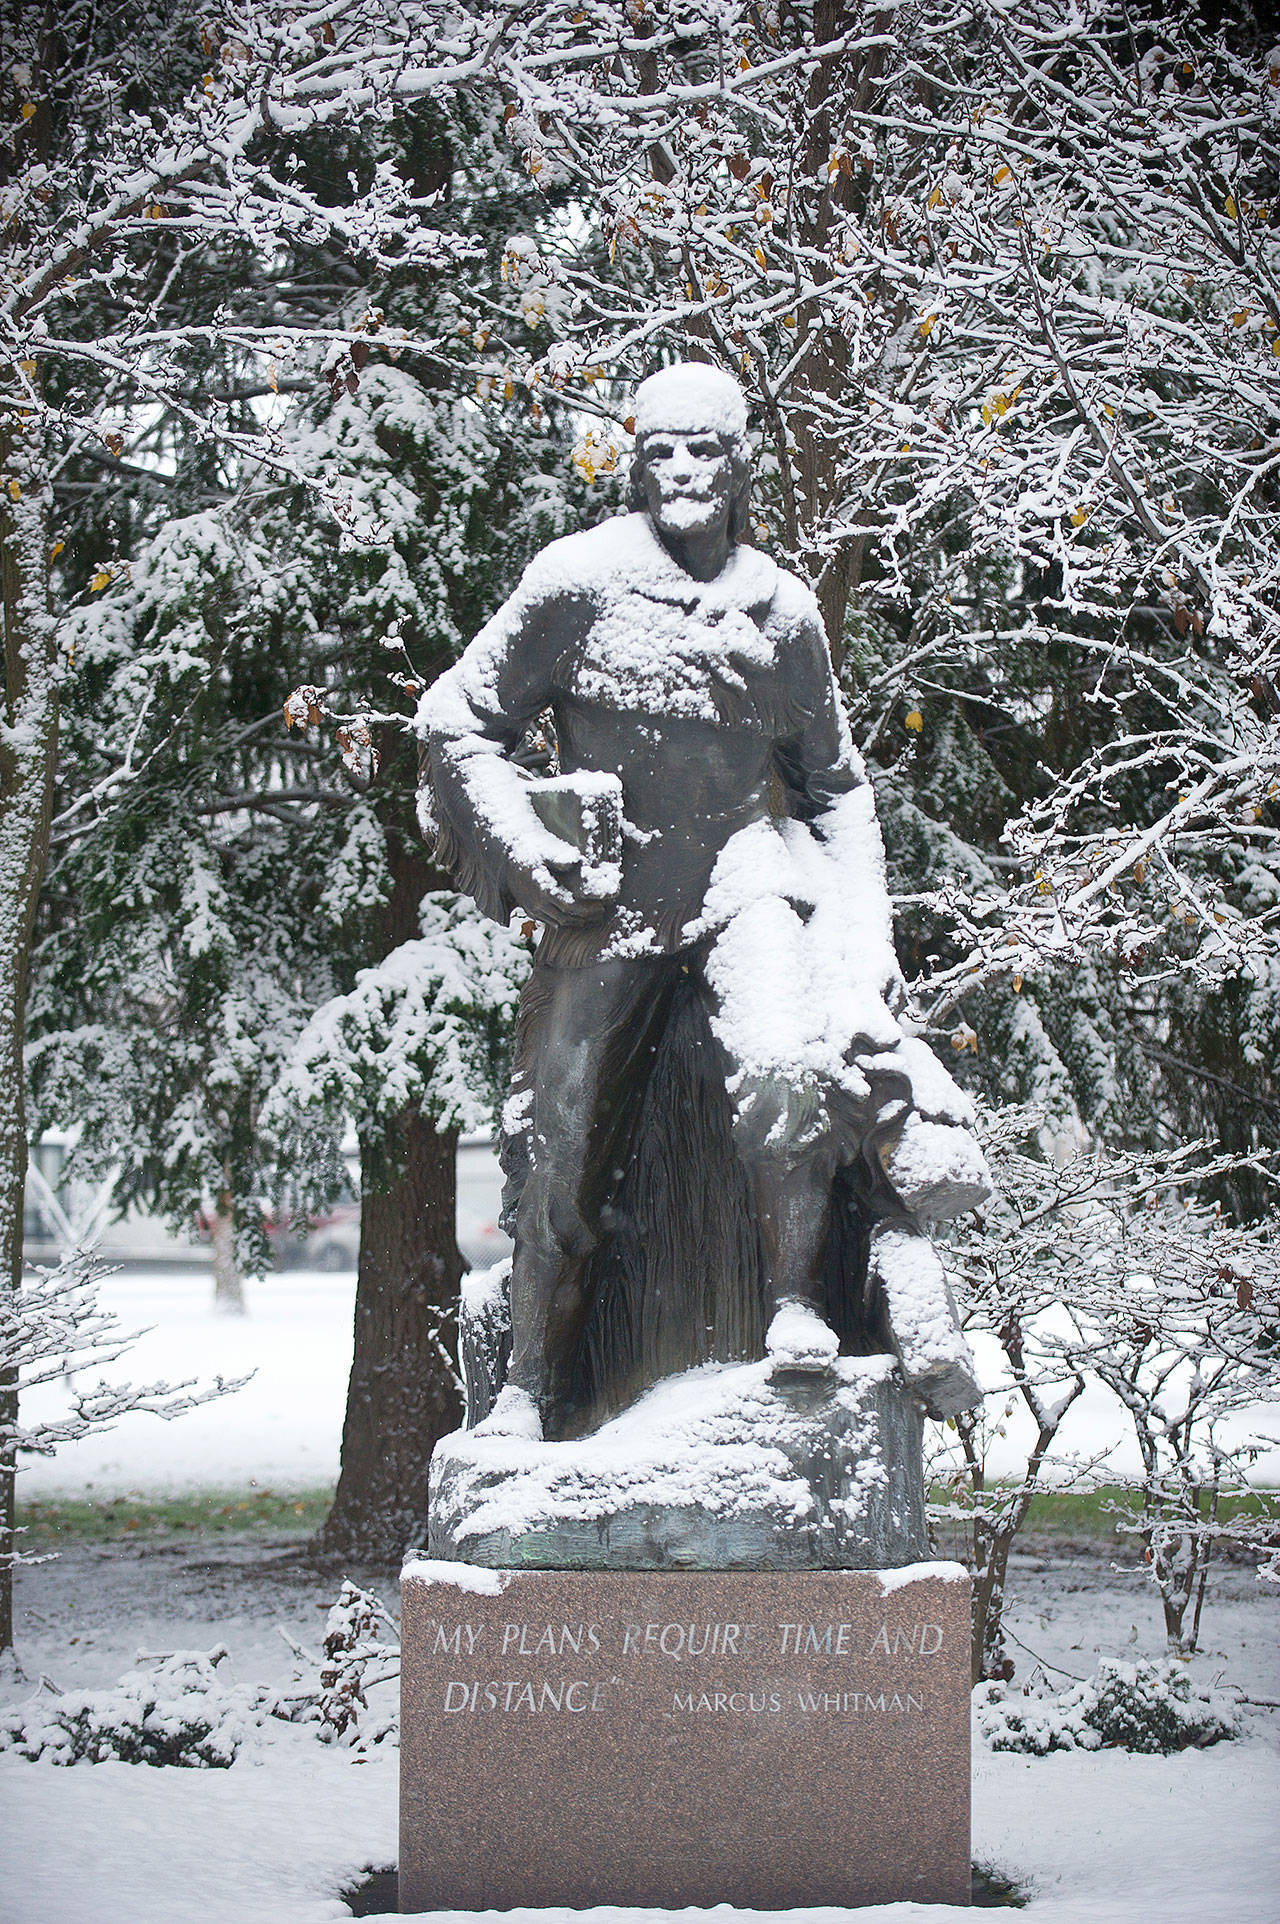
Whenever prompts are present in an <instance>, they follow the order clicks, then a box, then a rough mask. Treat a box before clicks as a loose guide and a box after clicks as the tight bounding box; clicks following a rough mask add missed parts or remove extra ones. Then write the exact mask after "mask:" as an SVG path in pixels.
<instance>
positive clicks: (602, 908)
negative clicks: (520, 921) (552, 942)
mask: <svg viewBox="0 0 1280 1924" xmlns="http://www.w3.org/2000/svg"><path fill="white" fill-rule="evenodd" d="M590 879H591V876H590V871H589V870H588V869H587V868H586V865H585V863H584V861H583V858H582V856H581V855H578V854H576V853H575V854H566V855H565V856H564V857H563V859H559V860H557V859H553V858H548V859H547V860H545V861H542V862H538V863H537V864H536V865H531V864H528V863H524V862H513V863H512V865H511V879H510V893H511V894H512V895H513V896H514V897H515V899H516V901H517V902H518V903H519V904H520V906H521V908H522V909H524V910H525V912H526V913H527V914H528V915H531V916H532V917H533V919H534V920H535V921H536V922H545V923H547V924H548V926H549V927H551V928H557V929H576V928H586V927H589V926H590V924H591V923H592V922H600V921H603V919H604V917H605V916H606V915H607V914H608V913H609V911H610V909H611V908H612V907H613V903H614V899H615V898H614V895H613V894H611V893H607V894H601V893H600V892H599V890H598V889H596V890H592V889H591V888H590V887H589V881H590Z"/></svg>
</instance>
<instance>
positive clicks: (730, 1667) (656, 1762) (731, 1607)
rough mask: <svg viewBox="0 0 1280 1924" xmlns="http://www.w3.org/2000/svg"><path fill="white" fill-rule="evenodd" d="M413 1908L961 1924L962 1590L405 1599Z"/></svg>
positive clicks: (486, 1573)
mask: <svg viewBox="0 0 1280 1924" xmlns="http://www.w3.org/2000/svg"><path fill="white" fill-rule="evenodd" d="M402 1602H403V1618H402V1659H401V1677H402V1683H401V1693H402V1726H401V1749H400V1758H401V1765H400V1768H401V1800H400V1822H401V1844H400V1849H401V1855H400V1908H401V1910H402V1911H405V1912H416V1911H485V1910H506V1909H511V1908H514V1907H517V1906H519V1907H521V1908H523V1907H526V1906H528V1907H533V1908H540V1907H550V1906H555V1907H562V1906H572V1907H581V1908H585V1907H587V1906H590V1905H598V1904H611V1905H625V1906H651V1907H654V1908H663V1909H673V1908H678V1907H681V1906H684V1905H699V1906H711V1905H714V1904H720V1903H728V1904H733V1905H737V1906H740V1907H742V1908H746V1909H752V1910H771V1909H778V1910H787V1909H791V1908H794V1907H799V1906H814V1905H841V1906H850V1905H858V1904H890V1903H895V1902H901V1901H915V1902H917V1903H926V1904H927V1903H936V1904H966V1903H967V1902H968V1901H969V1888H970V1865H969V1584H968V1579H967V1577H966V1575H965V1572H964V1571H963V1569H961V1568H960V1567H959V1566H958V1565H955V1564H946V1563H932V1564H917V1565H915V1567H914V1568H909V1569H905V1570H892V1571H884V1572H870V1571H848V1570H841V1571H826V1572H819V1571H807V1572H793V1573H791V1574H781V1573H755V1572H752V1573H740V1572H723V1573H713V1572H691V1571H663V1572H656V1571H650V1572H645V1571H550V1570H537V1571H528V1570H521V1571H497V1570H490V1569H485V1568H480V1567H478V1566H475V1565H468V1564H463V1563H456V1562H455V1563H439V1562H427V1561H425V1560H420V1561H410V1562H409V1563H408V1564H407V1565H406V1567H405V1571H404V1576H403V1582H402Z"/></svg>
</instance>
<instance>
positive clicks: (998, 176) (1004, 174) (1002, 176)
mask: <svg viewBox="0 0 1280 1924" xmlns="http://www.w3.org/2000/svg"><path fill="white" fill-rule="evenodd" d="M991 178H992V180H993V181H994V182H995V184H996V186H997V187H998V186H999V185H1000V183H1001V181H1002V180H1008V179H1009V178H1010V170H1009V169H1008V168H1007V167H1003V166H1002V167H997V168H996V171H995V173H994V174H992V176H991Z"/></svg>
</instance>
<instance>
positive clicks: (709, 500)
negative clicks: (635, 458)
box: [643, 432, 733, 535]
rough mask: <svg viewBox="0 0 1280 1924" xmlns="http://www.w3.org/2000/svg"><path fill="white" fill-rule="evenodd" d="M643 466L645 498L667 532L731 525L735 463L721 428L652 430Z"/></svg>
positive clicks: (705, 531) (723, 530) (714, 531)
mask: <svg viewBox="0 0 1280 1924" xmlns="http://www.w3.org/2000/svg"><path fill="white" fill-rule="evenodd" d="M643 469H644V494H645V503H646V506H647V507H648V509H649V513H650V514H651V515H652V516H653V519H654V523H655V525H656V526H657V527H658V528H659V529H660V530H661V532H662V533H663V534H673V535H689V534H724V533H726V532H727V531H728V527H729V504H730V496H731V493H732V489H733V465H732V462H731V461H730V459H729V456H728V455H727V454H726V453H725V451H724V447H723V445H722V444H721V441H720V437H719V435H718V434H676V433H665V432H664V433H653V434H647V435H646V436H645V439H644V451H643Z"/></svg>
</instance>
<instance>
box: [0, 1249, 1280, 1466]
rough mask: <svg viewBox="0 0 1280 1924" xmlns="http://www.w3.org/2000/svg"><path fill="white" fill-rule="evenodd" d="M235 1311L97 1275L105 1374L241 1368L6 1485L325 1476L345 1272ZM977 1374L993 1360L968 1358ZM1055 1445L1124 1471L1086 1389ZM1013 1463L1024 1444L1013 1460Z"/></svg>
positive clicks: (205, 1299) (1006, 1460) (47, 1405)
mask: <svg viewBox="0 0 1280 1924" xmlns="http://www.w3.org/2000/svg"><path fill="white" fill-rule="evenodd" d="M246 1290H247V1295H248V1301H249V1314H248V1316H246V1317H225V1316H219V1315H216V1314H215V1313H214V1311H213V1308H212V1296H213V1283H212V1278H211V1276H210V1274H209V1272H208V1271H207V1270H204V1269H200V1268H196V1267H194V1266H191V1265H188V1266H187V1267H185V1268H181V1269H173V1270H164V1269H154V1270H152V1269H134V1270H121V1271H119V1272H117V1273H116V1274H115V1275H114V1276H110V1277H108V1278H107V1280H106V1282H105V1283H104V1284H103V1288H102V1297H103V1301H104V1303H105V1304H106V1305H107V1307H109V1308H111V1309H113V1310H115V1311H116V1313H117V1314H118V1315H119V1317H120V1321H121V1324H122V1326H123V1327H124V1328H125V1329H129V1330H134V1329H146V1330H147V1331H148V1333H147V1334H146V1335H145V1336H143V1337H142V1339H141V1341H140V1342H139V1343H138V1344H137V1345H136V1346H135V1348H134V1349H132V1350H131V1351H130V1352H129V1354H128V1356H127V1357H126V1358H124V1359H123V1360H122V1361H121V1363H119V1364H118V1365H116V1366H115V1369H114V1371H113V1372H112V1376H113V1379H118V1378H121V1377H128V1378H130V1379H132V1380H133V1381H136V1382H150V1381H152V1380H154V1379H156V1378H158V1377H165V1378H168V1379H170V1380H178V1379H183V1378H187V1377H191V1376H195V1377H198V1378H199V1379H201V1380H202V1381H206V1382H207V1381H210V1380H211V1379H212V1378H213V1377H214V1376H216V1375H222V1376H225V1377H228V1378H231V1377H239V1376H245V1375H248V1374H249V1373H250V1372H251V1371H252V1372H254V1374H253V1380H252V1382H250V1383H249V1384H248V1385H247V1386H246V1387H245V1388H244V1389H242V1390H238V1391H237V1392H236V1393H235V1395H234V1396H228V1397H225V1398H223V1399H222V1400H220V1401H218V1402H215V1403H210V1404H206V1405H204V1406H203V1407H202V1408H200V1409H197V1410H193V1411H192V1412H191V1414H190V1415H188V1416H184V1417H183V1418H182V1419H181V1421H180V1422H176V1423H170V1424H161V1423H159V1422H157V1420H156V1418H155V1417H151V1416H132V1417H126V1418H125V1419H124V1420H123V1422H121V1423H120V1425H119V1426H118V1427H117V1428H116V1429H114V1430H112V1431H110V1432H109V1433H108V1434H106V1435H103V1436H96V1437H90V1438H87V1439H86V1440H85V1441H84V1442H82V1443H77V1444H73V1445H71V1446H70V1447H68V1448H67V1449H64V1450H62V1451H60V1452H59V1454H58V1455H57V1456H56V1457H54V1458H50V1459H46V1460H43V1461H36V1462H33V1463H31V1464H29V1466H28V1468H27V1469H25V1470H24V1471H23V1474H22V1478H21V1481H20V1483H19V1490H20V1492H22V1493H24V1494H26V1495H27V1496H30V1497H36V1496H41V1497H44V1496H50V1495H54V1494H57V1495H69V1494H73V1493H78V1492H82V1491H84V1490H85V1489H89V1488H91V1489H92V1490H93V1491H94V1493H95V1494H98V1495H117V1494H120V1495H123V1494H125V1493H127V1492H128V1491H130V1490H135V1489H140V1490H145V1491H148V1492H153V1491H161V1490H185V1489H200V1488H204V1487H208V1486H210V1485H214V1486H216V1487H218V1488H220V1489H229V1488H233V1487H235V1486H236V1485H238V1484H240V1485H245V1486H247V1485H248V1484H249V1483H250V1481H251V1480H253V1481H256V1482H257V1483H258V1484H259V1485H261V1486H263V1487H266V1488H270V1489H273V1490H305V1489H317V1488H320V1487H322V1486H323V1485H325V1484H327V1483H332V1482H333V1481H334V1480H335V1479H336V1477H337V1474H338V1445H339V1443H340V1441H341V1437H342V1413H343V1405H344V1402H345V1398H346V1391H347V1375H348V1372H349V1370H350V1367H351V1328H352V1308H353V1304H354V1299H355V1277H354V1275H353V1274H350V1273H342V1274H339V1275H336V1276H329V1275H322V1274H319V1273H317V1272H313V1271H307V1270H284V1271H281V1272H279V1273H277V1274H274V1275H271V1276H267V1277H265V1278H263V1279H262V1280H260V1281H256V1282H250V1283H249V1284H247V1285H246ZM979 1361H980V1364H981V1366H982V1368H983V1369H984V1370H985V1371H986V1372H987V1375H988V1379H989V1380H990V1377H991V1372H993V1371H994V1369H995V1367H996V1365H995V1359H994V1357H992V1356H988V1355H986V1354H985V1352H983V1353H980V1357H979ZM64 1401H65V1399H64V1398H63V1396H62V1394H61V1393H60V1392H59V1391H58V1390H57V1389H50V1390H48V1391H45V1392H43V1393H42V1394H41V1395H39V1396H34V1395H33V1396H32V1397H30V1398H29V1399H28V1401H27V1403H26V1405H25V1408H26V1411H27V1414H28V1415H29V1416H32V1417H34V1416H53V1415H55V1414H56V1413H57V1412H58V1411H59V1410H60V1409H61V1408H62V1407H63V1405H64ZM1241 1427H1242V1428H1244V1429H1247V1430H1249V1432H1250V1433H1251V1434H1252V1433H1255V1432H1256V1433H1268V1434H1270V1435H1272V1436H1275V1435H1277V1433H1278V1432H1280V1411H1277V1410H1275V1409H1272V1410H1269V1411H1261V1412H1259V1416H1258V1419H1257V1421H1256V1422H1245V1423H1243V1424H1242V1425H1241ZM1008 1428H1009V1435H1008V1437H1007V1438H1005V1439H1003V1440H1001V1439H996V1440H995V1441H994V1442H993V1444H992V1448H991V1455H990V1459H989V1463H988V1469H989V1473H990V1474H992V1475H995V1476H999V1475H1002V1474H1005V1473H1007V1472H1008V1471H1010V1470H1012V1469H1015V1468H1016V1467H1017V1466H1018V1462H1019V1458H1018V1455H1017V1445H1018V1443H1019V1441H1020V1440H1021V1439H1022V1438H1023V1429H1022V1427H1020V1423H1019V1419H1018V1417H1017V1416H1016V1414H1015V1416H1014V1417H1013V1419H1012V1420H1011V1421H1010V1423H1009V1425H1008ZM1060 1440H1061V1444H1062V1448H1063V1449H1064V1450H1066V1451H1078V1452H1079V1453H1080V1454H1081V1455H1085V1456H1094V1455H1096V1454H1098V1453H1099V1452H1102V1451H1107V1450H1109V1451H1110V1456H1109V1458H1108V1461H1109V1463H1110V1465H1111V1466H1112V1467H1113V1468H1114V1467H1115V1466H1117V1465H1122V1466H1124V1467H1125V1468H1128V1469H1136V1467H1137V1452H1136V1450H1135V1448H1134V1445H1133V1443H1132V1441H1131V1440H1130V1437H1129V1434H1128V1431H1127V1426H1126V1422H1125V1418H1124V1415H1123V1413H1122V1412H1121V1410H1120V1408H1119V1405H1118V1404H1117V1403H1116V1402H1115V1400H1114V1398H1112V1397H1111V1396H1110V1394H1109V1392H1107V1391H1106V1390H1104V1389H1103V1388H1102V1387H1101V1386H1100V1385H1095V1386H1093V1387H1092V1388H1091V1389H1090V1390H1089V1391H1087V1392H1086V1394H1085V1395H1084V1396H1083V1397H1082V1398H1081V1399H1080V1402H1079V1404H1078V1405H1077V1406H1076V1407H1075V1408H1074V1409H1073V1410H1072V1411H1071V1414H1070V1415H1069V1417H1068V1419H1067V1422H1066V1423H1065V1424H1064V1426H1063V1431H1062V1435H1061V1439H1060ZM1021 1460H1022V1461H1023V1462H1025V1452H1024V1455H1023V1457H1022V1459H1021ZM1256 1474H1257V1477H1258V1480H1259V1481H1260V1482H1263V1483H1280V1447H1273V1448H1272V1449H1270V1450H1269V1451H1268V1452H1267V1453H1266V1454H1264V1455H1263V1457H1262V1458H1261V1459H1260V1460H1259V1463H1258V1465H1257V1471H1256Z"/></svg>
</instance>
